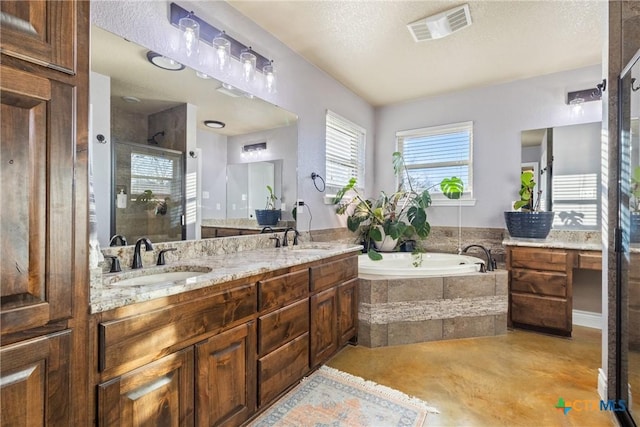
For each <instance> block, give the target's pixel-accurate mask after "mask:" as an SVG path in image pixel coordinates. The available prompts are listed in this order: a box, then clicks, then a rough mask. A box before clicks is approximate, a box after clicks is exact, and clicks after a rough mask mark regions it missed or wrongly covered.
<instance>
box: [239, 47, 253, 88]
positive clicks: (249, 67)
mask: <svg viewBox="0 0 640 427" xmlns="http://www.w3.org/2000/svg"><path fill="white" fill-rule="evenodd" d="M240 62H241V63H242V77H243V78H244V81H246V82H252V81H253V79H254V78H255V75H256V56H255V55H254V54H253V53H251V52H242V53H241V54H240Z"/></svg>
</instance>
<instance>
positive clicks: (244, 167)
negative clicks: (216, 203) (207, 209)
mask: <svg viewBox="0 0 640 427" xmlns="http://www.w3.org/2000/svg"><path fill="white" fill-rule="evenodd" d="M282 163H283V162H282V160H271V161H263V162H248V163H238V164H232V165H227V218H229V219H231V218H244V219H255V210H256V209H265V206H266V201H267V197H268V196H269V192H268V190H267V185H268V186H270V187H271V188H272V189H273V192H274V194H275V195H276V197H278V201H276V208H277V209H282V206H283V205H282V203H286V202H282V201H281V197H279V195H280V194H282ZM285 208H286V205H285Z"/></svg>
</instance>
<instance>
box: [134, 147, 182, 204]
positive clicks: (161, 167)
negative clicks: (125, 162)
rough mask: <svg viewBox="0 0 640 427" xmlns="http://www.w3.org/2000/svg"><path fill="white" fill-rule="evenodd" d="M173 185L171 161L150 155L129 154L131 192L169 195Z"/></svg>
mask: <svg viewBox="0 0 640 427" xmlns="http://www.w3.org/2000/svg"><path fill="white" fill-rule="evenodd" d="M173 184H174V170H173V160H172V159H168V158H165V157H162V156H154V155H152V154H143V153H136V152H132V153H131V192H132V193H133V194H136V195H137V194H142V193H144V192H145V191H146V190H151V191H152V192H153V194H155V195H170V194H171V193H172V192H171V189H172V185H173Z"/></svg>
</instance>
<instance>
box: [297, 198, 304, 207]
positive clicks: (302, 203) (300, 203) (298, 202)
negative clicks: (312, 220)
mask: <svg viewBox="0 0 640 427" xmlns="http://www.w3.org/2000/svg"><path fill="white" fill-rule="evenodd" d="M296 206H304V200H302V199H298V200H297V201H296Z"/></svg>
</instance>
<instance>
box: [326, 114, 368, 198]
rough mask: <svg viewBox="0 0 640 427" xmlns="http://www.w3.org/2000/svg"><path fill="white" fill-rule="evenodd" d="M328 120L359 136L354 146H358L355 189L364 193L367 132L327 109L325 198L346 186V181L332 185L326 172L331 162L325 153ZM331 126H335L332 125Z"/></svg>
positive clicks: (327, 139)
mask: <svg viewBox="0 0 640 427" xmlns="http://www.w3.org/2000/svg"><path fill="white" fill-rule="evenodd" d="M330 119H331V120H335V121H337V122H338V124H342V125H346V127H347V128H350V129H349V130H350V131H351V132H354V133H358V134H359V136H360V138H359V141H357V142H356V144H357V145H358V146H357V147H356V152H357V153H358V155H357V157H358V159H357V160H356V164H355V170H356V175H357V176H356V186H355V188H356V189H357V190H358V191H360V192H364V188H365V176H366V167H365V166H366V145H367V131H366V129H365V128H364V127H362V126H360V125H358V124H357V123H354V122H353V121H351V120H349V119H347V118H345V117H343V116H341V115H340V114H337V113H336V112H335V111H332V110H329V109H327V110H326V113H325V150H324V151H325V180H326V185H325V186H326V192H325V195H326V196H325V198H328V197H331V198H332V197H333V196H335V195H336V194H337V193H338V191H339V190H340V189H342V187H344V186H345V185H347V184H348V181H347V182H344V183H342V184H336V183H333V182H331V180H330V177H329V172H328V171H329V164H330V162H331V161H332V160H331V159H330V156H329V153H328V152H327V151H328V148H329V138H328V134H329V126H330V122H329V120H330ZM340 122H342V123H340ZM331 125H332V126H335V125H336V124H335V123H332V124H331ZM343 127H345V126H343Z"/></svg>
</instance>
